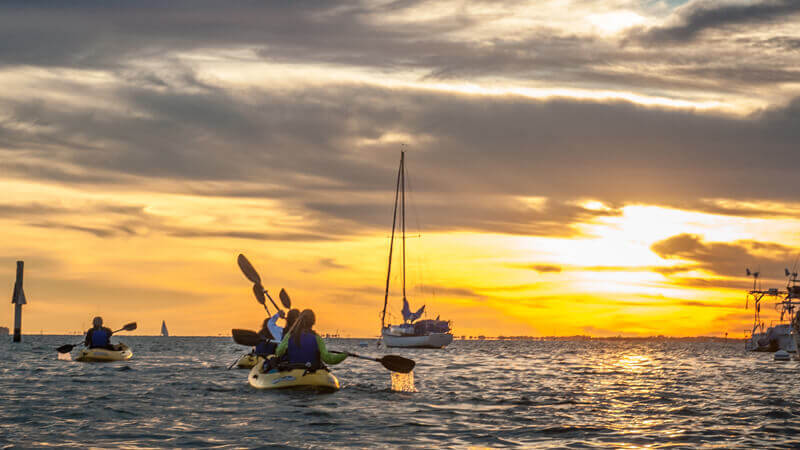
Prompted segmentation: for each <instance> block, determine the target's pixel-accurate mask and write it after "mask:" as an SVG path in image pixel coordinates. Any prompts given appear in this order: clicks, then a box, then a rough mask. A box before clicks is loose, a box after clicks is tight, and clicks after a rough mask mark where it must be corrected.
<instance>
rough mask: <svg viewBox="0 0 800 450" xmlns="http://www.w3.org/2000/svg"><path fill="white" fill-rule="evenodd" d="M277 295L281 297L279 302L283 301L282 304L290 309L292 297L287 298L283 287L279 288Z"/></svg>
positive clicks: (287, 295)
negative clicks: (279, 291)
mask: <svg viewBox="0 0 800 450" xmlns="http://www.w3.org/2000/svg"><path fill="white" fill-rule="evenodd" d="M279 297H280V298H281V303H283V306H285V307H286V309H292V299H290V298H289V294H287V293H286V290H285V289H281V293H280V294H279Z"/></svg>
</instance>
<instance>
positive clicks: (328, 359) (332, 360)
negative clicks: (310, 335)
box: [316, 335, 347, 366]
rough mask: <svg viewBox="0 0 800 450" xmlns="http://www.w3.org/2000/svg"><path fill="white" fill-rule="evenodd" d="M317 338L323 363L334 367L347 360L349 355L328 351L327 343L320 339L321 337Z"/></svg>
mask: <svg viewBox="0 0 800 450" xmlns="http://www.w3.org/2000/svg"><path fill="white" fill-rule="evenodd" d="M316 337H317V348H318V349H319V358H320V359H321V360H322V362H324V363H325V364H330V365H332V366H333V365H335V364H339V363H340V362H342V361H344V360H345V359H347V354H345V353H331V352H329V351H328V349H327V348H325V341H324V340H323V339H322V338H321V337H319V335H317V336H316Z"/></svg>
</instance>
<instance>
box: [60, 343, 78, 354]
mask: <svg viewBox="0 0 800 450" xmlns="http://www.w3.org/2000/svg"><path fill="white" fill-rule="evenodd" d="M73 348H75V346H74V345H70V344H67V345H62V346H61V347H58V348H57V349H56V350H57V351H58V353H69V352H71V351H72V349H73Z"/></svg>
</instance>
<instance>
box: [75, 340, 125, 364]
mask: <svg viewBox="0 0 800 450" xmlns="http://www.w3.org/2000/svg"><path fill="white" fill-rule="evenodd" d="M114 347H115V348H116V349H115V350H111V349H107V348H84V349H83V350H81V353H80V355H78V357H77V358H75V361H81V362H110V361H125V360H128V359H131V357H132V356H133V352H132V351H131V349H130V348H128V346H127V345H125V344H118V345H115V346H114Z"/></svg>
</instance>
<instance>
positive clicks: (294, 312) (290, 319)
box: [277, 308, 300, 341]
mask: <svg viewBox="0 0 800 450" xmlns="http://www.w3.org/2000/svg"><path fill="white" fill-rule="evenodd" d="M299 316H300V310H299V309H297V308H292V309H290V310H289V312H288V313H287V314H286V325H285V326H284V327H283V328H282V329H281V335H280V337H278V338H277V339H278V340H279V341H282V340H283V331H284V330H291V329H292V325H294V322H295V321H296V320H297V318H298V317H299Z"/></svg>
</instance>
